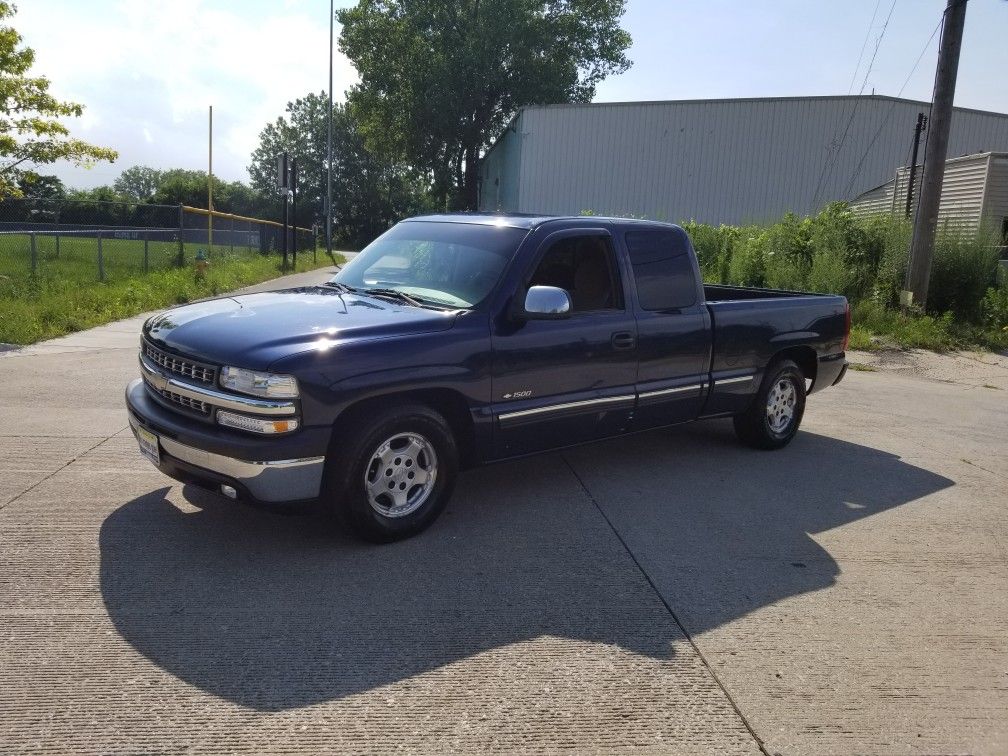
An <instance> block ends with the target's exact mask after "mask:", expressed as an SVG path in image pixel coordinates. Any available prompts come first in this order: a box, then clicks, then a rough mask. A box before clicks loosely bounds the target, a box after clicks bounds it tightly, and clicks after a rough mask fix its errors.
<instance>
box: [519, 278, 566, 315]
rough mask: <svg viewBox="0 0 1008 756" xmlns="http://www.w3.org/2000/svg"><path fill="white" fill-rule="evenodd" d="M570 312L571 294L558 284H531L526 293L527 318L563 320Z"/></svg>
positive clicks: (524, 313)
mask: <svg viewBox="0 0 1008 756" xmlns="http://www.w3.org/2000/svg"><path fill="white" fill-rule="evenodd" d="M570 313H571V300H570V295H569V294H568V293H567V292H566V291H565V290H564V289H561V288H559V287H557V286H530V287H529V290H528V292H527V293H526V294H525V310H524V312H523V313H522V315H523V316H524V317H525V319H526V320H561V319H562V318H569V317H570Z"/></svg>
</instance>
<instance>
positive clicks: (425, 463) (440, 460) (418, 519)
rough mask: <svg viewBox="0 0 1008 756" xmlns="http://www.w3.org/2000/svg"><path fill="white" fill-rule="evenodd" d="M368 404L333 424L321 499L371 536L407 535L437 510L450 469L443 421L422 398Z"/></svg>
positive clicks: (450, 443) (451, 448)
mask: <svg viewBox="0 0 1008 756" xmlns="http://www.w3.org/2000/svg"><path fill="white" fill-rule="evenodd" d="M379 406H380V405H377V404H374V405H368V406H367V407H366V408H364V409H361V410H358V411H356V412H355V413H354V417H353V418H352V419H351V421H350V422H349V423H348V425H347V426H346V427H345V428H344V427H338V429H337V430H338V432H337V433H334V434H333V441H332V444H331V447H330V453H329V456H328V460H327V463H326V474H325V478H324V480H323V485H322V496H321V498H322V502H323V505H325V506H327V507H329V508H331V509H332V510H333V511H334V512H335V513H336V515H337V516H338V517H339V518H340V519H341V520H342V521H343V522H344V523H345V524H346V525H348V526H349V527H350V528H351V529H352V530H353V531H354V532H355V533H356V534H357V535H359V536H361V537H362V538H365V539H367V540H369V541H374V542H376V543H387V542H389V541H398V540H400V539H403V538H409V537H410V536H412V535H416V534H417V533H419V532H421V531H422V530H424V529H425V528H427V527H428V526H429V525H430V524H431V523H432V522H434V520H436V519H437V517H438V515H440V514H441V512H442V510H444V508H445V505H446V504H447V503H448V499H450V498H451V495H452V491H453V490H454V488H455V479H456V477H457V475H458V449H457V447H456V444H455V437H454V435H453V433H452V430H451V427H450V426H449V425H448V423H447V421H446V420H445V419H444V417H442V416H441V415H440V414H438V413H437V412H435V411H434V410H432V409H431V408H430V407H427V406H425V405H422V404H414V403H409V404H395V405H393V406H387V407H384V408H379Z"/></svg>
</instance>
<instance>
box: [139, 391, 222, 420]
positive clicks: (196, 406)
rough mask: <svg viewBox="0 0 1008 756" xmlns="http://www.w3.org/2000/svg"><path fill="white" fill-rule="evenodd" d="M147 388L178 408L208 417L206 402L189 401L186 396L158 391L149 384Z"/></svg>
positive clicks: (208, 411) (208, 410)
mask: <svg viewBox="0 0 1008 756" xmlns="http://www.w3.org/2000/svg"><path fill="white" fill-rule="evenodd" d="M147 386H148V387H149V388H151V389H153V390H154V391H156V392H157V393H158V394H159V395H160V396H161V397H162V398H164V399H167V400H168V401H169V402H174V403H175V404H178V405H179V406H182V407H185V408H186V409H188V410H192V411H193V412H198V413H199V414H201V415H206V416H209V415H210V405H209V404H207V403H206V402H201V401H200V400H199V399H190V398H189V397H188V396H182V395H181V394H176V393H175V392H174V391H167V390H164V389H161V390H159V389H156V388H154V387H153V386H151V385H150V384H149V383H148V384H147Z"/></svg>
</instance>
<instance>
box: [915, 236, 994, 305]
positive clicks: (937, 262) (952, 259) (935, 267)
mask: <svg viewBox="0 0 1008 756" xmlns="http://www.w3.org/2000/svg"><path fill="white" fill-rule="evenodd" d="M997 269H998V254H997V249H996V248H995V246H994V240H993V239H991V238H989V237H988V236H987V235H986V234H978V235H976V236H971V237H958V236H956V235H954V234H952V233H943V234H940V235H939V236H938V238H937V239H936V241H935V254H934V260H933V263H932V266H931V283H930V284H929V286H928V298H927V309H928V312H931V313H939V312H942V313H943V312H952V313H954V314H955V316H956V317H957V318H959V319H961V320H964V321H966V322H969V323H979V322H980V321H981V320H982V318H983V312H982V308H981V302H982V301H983V299H984V295H985V294H986V292H987V289H988V288H989V287H990V286H991V285H992V284H994V282H995V277H996V275H997Z"/></svg>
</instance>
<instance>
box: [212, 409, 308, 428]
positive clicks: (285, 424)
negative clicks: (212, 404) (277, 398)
mask: <svg viewBox="0 0 1008 756" xmlns="http://www.w3.org/2000/svg"><path fill="white" fill-rule="evenodd" d="M217 422H218V423H219V424H221V425H226V426H227V427H228V428H237V429H238V430H243V431H249V432H250V433H290V432H291V431H292V430H296V429H297V427H298V421H297V419H296V418H293V417H288V418H285V419H283V420H272V419H270V418H265V417H249V416H248V415H239V414H238V413H237V412H225V411H224V410H219V411H218V412H217Z"/></svg>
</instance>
